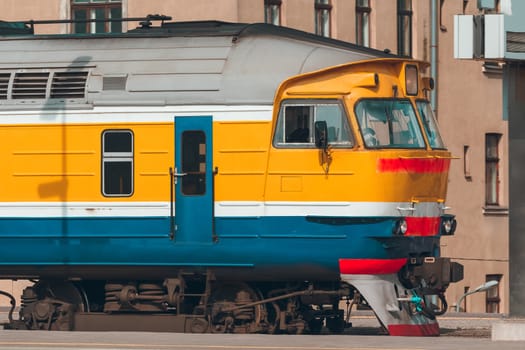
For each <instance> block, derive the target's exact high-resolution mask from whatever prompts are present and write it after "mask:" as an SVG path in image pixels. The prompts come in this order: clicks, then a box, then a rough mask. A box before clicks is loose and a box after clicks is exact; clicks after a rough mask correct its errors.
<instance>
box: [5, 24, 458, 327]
mask: <svg viewBox="0 0 525 350" xmlns="http://www.w3.org/2000/svg"><path fill="white" fill-rule="evenodd" d="M149 19H150V20H153V19H162V20H163V21H162V23H161V24H160V26H158V27H156V26H152V25H151V23H147V22H148V21H146V23H144V24H143V25H142V27H139V28H137V29H135V30H132V31H129V32H127V33H120V34H98V35H45V36H44V35H42V36H39V35H33V34H31V33H24V31H25V30H27V31H30V30H29V29H27V27H25V26H23V25H16V24H8V23H3V24H2V26H0V33H2V34H3V36H2V37H0V51H1V54H2V57H3V59H2V62H1V63H0V135H1V136H2V139H3V140H4V147H2V149H1V150H0V152H1V153H0V156H1V157H2V159H5V160H6V161H5V162H4V164H5V166H4V167H3V168H2V171H1V173H0V181H1V183H2V184H4V186H2V188H1V189H0V211H1V214H0V256H1V257H2V258H1V261H0V278H2V279H31V280H34V284H33V285H32V286H29V287H28V288H26V289H25V290H24V291H23V294H22V296H21V307H20V315H19V318H17V319H15V317H13V315H12V314H11V315H10V320H9V322H8V324H6V327H7V328H12V329H13V328H14V329H50V330H104V331H107V330H144V331H175V332H194V333H200V332H231V333H254V332H264V333H282V332H286V333H303V332H310V333H319V332H320V331H321V330H322V328H323V327H326V328H327V329H328V330H329V331H331V332H334V333H340V332H342V331H343V330H344V328H345V326H347V325H349V324H350V323H349V321H351V318H350V319H349V318H348V317H347V316H350V314H351V313H350V312H349V311H350V310H351V308H352V307H353V306H354V305H366V306H367V307H370V308H372V309H373V310H374V312H375V314H376V315H377V317H378V319H379V321H380V322H381V324H382V325H383V326H384V327H385V329H386V330H387V331H388V332H389V333H390V334H391V335H438V334H439V327H438V324H437V321H436V317H435V316H436V315H440V314H442V313H444V312H445V311H446V308H447V304H446V300H445V297H444V293H445V291H446V289H447V287H448V285H449V284H450V283H452V282H457V281H459V280H461V279H462V274H463V271H462V266H461V265H460V264H458V263H455V262H451V261H450V259H448V258H444V257H441V256H440V244H439V242H440V238H441V236H442V235H452V234H454V231H455V225H456V221H455V219H454V216H453V215H451V214H447V213H446V210H447V207H446V206H445V199H446V190H447V177H448V170H449V166H450V160H451V159H452V157H451V155H450V153H449V152H448V151H447V150H446V148H445V145H444V143H443V140H442V139H441V137H440V135H439V131H438V127H437V123H436V121H435V119H434V116H433V114H432V109H431V107H430V104H429V102H428V100H427V98H426V94H427V92H428V91H429V90H430V89H431V85H432V81H431V79H429V78H425V77H423V76H422V75H423V73H424V72H425V70H426V68H427V65H426V64H425V63H422V62H418V61H413V60H408V59H403V58H399V57H395V56H392V55H388V54H386V53H383V52H380V51H375V50H371V49H367V48H363V47H358V46H355V45H352V44H348V43H344V42H340V41H336V40H332V39H327V38H322V37H318V36H314V35H311V34H308V33H304V32H300V31H296V30H292V29H288V28H283V27H275V26H271V25H267V24H237V23H224V22H214V21H210V22H186V23H170V22H165V21H164V20H166V18H164V17H160V18H157V17H150V18H149ZM44 22H47V21H44ZM35 23H36V22H32V25H34V24H35ZM2 28H3V29H2ZM6 28H7V29H6ZM13 28H15V29H16V30H15V29H13ZM22 53H24V54H22ZM3 294H4V295H6V294H7V295H8V293H3ZM8 296H10V295H8ZM10 297H12V296H10ZM12 298H13V300H14V297H12ZM344 300H346V301H348V303H347V304H348V305H349V310H347V311H348V312H347V316H345V312H344V310H343V309H341V308H340V304H341V301H344Z"/></svg>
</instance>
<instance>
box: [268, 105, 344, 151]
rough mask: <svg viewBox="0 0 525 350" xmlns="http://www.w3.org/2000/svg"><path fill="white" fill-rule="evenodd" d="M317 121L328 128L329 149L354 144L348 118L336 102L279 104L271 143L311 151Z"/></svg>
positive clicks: (281, 146) (276, 145)
mask: <svg viewBox="0 0 525 350" xmlns="http://www.w3.org/2000/svg"><path fill="white" fill-rule="evenodd" d="M316 121H325V122H326V124H327V126H328V143H329V144H330V145H331V146H332V147H345V148H351V147H353V145H354V142H353V138H352V134H351V132H350V127H349V125H348V119H347V117H346V113H345V111H344V108H343V106H342V105H341V103H339V102H338V101H312V100H308V101H297V100H294V101H284V102H283V103H282V105H281V109H280V112H279V118H278V120H277V128H276V130H275V137H274V140H273V144H274V146H275V147H279V148H283V147H286V148H314V147H315V141H316V140H315V129H314V125H315V122H316Z"/></svg>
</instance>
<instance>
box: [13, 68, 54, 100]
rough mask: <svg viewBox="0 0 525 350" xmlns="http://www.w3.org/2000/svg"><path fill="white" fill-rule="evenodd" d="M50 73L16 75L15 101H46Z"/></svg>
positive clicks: (14, 82) (14, 83)
mask: <svg viewBox="0 0 525 350" xmlns="http://www.w3.org/2000/svg"><path fill="white" fill-rule="evenodd" d="M48 77H49V73H37V72H32V73H16V74H15V79H14V81H13V92H12V94H11V97H12V98H13V99H18V100H20V99H44V98H46V87H47V79H48Z"/></svg>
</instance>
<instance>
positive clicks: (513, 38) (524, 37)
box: [507, 32, 525, 53]
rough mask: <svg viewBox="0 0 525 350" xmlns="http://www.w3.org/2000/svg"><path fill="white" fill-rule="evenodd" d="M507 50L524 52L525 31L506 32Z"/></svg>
mask: <svg viewBox="0 0 525 350" xmlns="http://www.w3.org/2000/svg"><path fill="white" fill-rule="evenodd" d="M507 51H508V52H520V53H523V52H525V33H521V32H520V33H516V32H507Z"/></svg>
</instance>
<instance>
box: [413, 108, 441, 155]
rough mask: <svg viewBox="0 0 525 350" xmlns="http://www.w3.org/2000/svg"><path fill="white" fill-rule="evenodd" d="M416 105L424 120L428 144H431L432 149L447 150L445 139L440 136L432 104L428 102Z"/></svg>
mask: <svg viewBox="0 0 525 350" xmlns="http://www.w3.org/2000/svg"><path fill="white" fill-rule="evenodd" d="M416 105H417V109H418V111H419V114H420V115H421V118H423V125H424V127H425V132H426V133H427V138H428V142H430V147H432V148H445V144H444V143H443V139H442V138H441V135H439V130H438V126H437V122H436V118H435V117H434V112H432V106H431V105H430V103H429V102H428V101H417V102H416Z"/></svg>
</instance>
